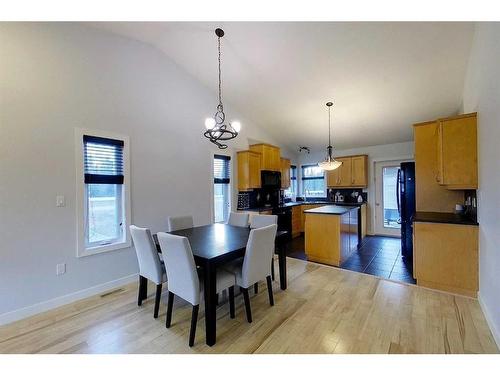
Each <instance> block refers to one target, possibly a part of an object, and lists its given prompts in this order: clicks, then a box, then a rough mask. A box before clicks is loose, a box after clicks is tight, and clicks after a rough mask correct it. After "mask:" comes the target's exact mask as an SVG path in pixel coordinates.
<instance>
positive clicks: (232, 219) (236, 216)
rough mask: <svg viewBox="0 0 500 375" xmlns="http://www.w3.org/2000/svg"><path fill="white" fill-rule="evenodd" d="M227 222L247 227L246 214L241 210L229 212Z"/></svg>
mask: <svg viewBox="0 0 500 375" xmlns="http://www.w3.org/2000/svg"><path fill="white" fill-rule="evenodd" d="M227 224H229V225H234V226H236V227H248V214H246V213H242V212H230V213H229V219H227Z"/></svg>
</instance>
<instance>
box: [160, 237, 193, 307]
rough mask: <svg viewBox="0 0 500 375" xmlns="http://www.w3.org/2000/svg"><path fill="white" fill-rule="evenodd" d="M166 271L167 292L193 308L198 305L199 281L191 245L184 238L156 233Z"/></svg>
mask: <svg viewBox="0 0 500 375" xmlns="http://www.w3.org/2000/svg"><path fill="white" fill-rule="evenodd" d="M158 242H159V243H160V248H161V252H162V254H163V259H164V261H165V268H166V270H167V279H168V290H169V291H170V292H172V293H174V294H175V295H177V296H179V297H181V298H182V299H184V300H186V301H187V302H189V303H190V304H192V305H193V306H196V305H198V304H199V303H200V280H199V278H198V273H197V272H196V264H195V263H194V256H193V252H192V250H191V245H190V244H189V240H188V239H187V238H186V237H182V236H175V235H173V234H169V233H165V232H160V233H158Z"/></svg>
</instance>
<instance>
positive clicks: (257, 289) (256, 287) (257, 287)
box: [253, 283, 259, 294]
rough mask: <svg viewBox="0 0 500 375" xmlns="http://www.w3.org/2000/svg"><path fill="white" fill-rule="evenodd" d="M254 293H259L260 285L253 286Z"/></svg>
mask: <svg viewBox="0 0 500 375" xmlns="http://www.w3.org/2000/svg"><path fill="white" fill-rule="evenodd" d="M253 291H254V292H255V294H258V293H259V283H255V284H253Z"/></svg>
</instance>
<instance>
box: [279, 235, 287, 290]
mask: <svg viewBox="0 0 500 375" xmlns="http://www.w3.org/2000/svg"><path fill="white" fill-rule="evenodd" d="M278 265H279V269H280V287H281V290H285V289H286V244H285V243H284V242H281V243H280V244H279V245H278Z"/></svg>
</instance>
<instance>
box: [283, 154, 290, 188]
mask: <svg viewBox="0 0 500 375" xmlns="http://www.w3.org/2000/svg"><path fill="white" fill-rule="evenodd" d="M290 167H291V162H290V159H285V158H281V188H282V189H288V188H289V187H290Z"/></svg>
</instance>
